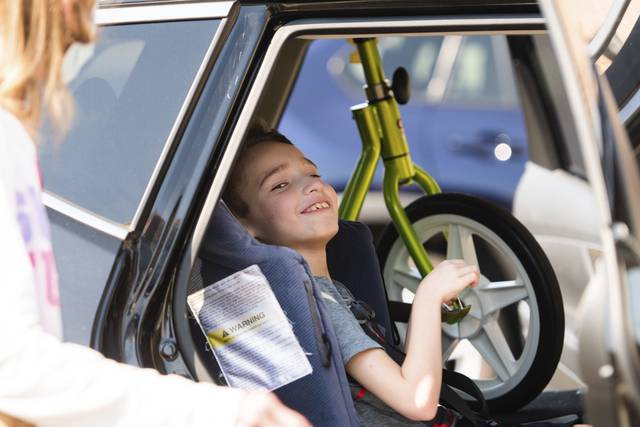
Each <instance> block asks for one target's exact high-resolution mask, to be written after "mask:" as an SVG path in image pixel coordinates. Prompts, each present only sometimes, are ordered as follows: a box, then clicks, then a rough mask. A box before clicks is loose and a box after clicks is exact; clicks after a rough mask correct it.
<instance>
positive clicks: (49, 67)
mask: <svg viewBox="0 0 640 427" xmlns="http://www.w3.org/2000/svg"><path fill="white" fill-rule="evenodd" d="M63 1H65V0H0V107H2V108H4V109H6V110H7V111H9V112H10V113H12V114H13V115H15V116H16V117H17V118H18V119H19V120H20V121H21V122H22V124H23V125H24V126H25V128H26V129H27V130H28V131H29V133H30V134H31V135H32V136H34V135H35V133H36V131H37V129H38V126H39V124H40V114H41V111H42V109H43V107H45V108H46V111H47V113H48V115H49V117H50V118H51V120H52V122H53V123H55V125H56V128H58V129H59V130H64V129H66V128H67V126H68V124H69V122H70V120H71V114H72V109H73V107H72V106H73V104H72V101H71V96H70V95H69V92H68V90H67V87H66V85H65V83H64V81H63V78H62V62H63V59H64V53H65V51H66V50H67V48H68V47H69V45H70V44H71V43H72V42H73V41H76V40H77V41H82V42H87V41H91V40H93V32H94V30H93V24H92V23H87V21H90V10H91V8H92V6H93V2H92V1H85V2H83V3H82V4H81V3H80V1H78V0H76V2H75V3H73V4H72V6H73V9H72V12H73V15H71V22H67V20H68V19H69V13H66V14H65V10H64V6H65V5H64V4H63ZM69 7H71V6H69ZM83 7H84V9H83ZM87 7H89V10H86V9H87ZM65 16H66V17H67V19H65Z"/></svg>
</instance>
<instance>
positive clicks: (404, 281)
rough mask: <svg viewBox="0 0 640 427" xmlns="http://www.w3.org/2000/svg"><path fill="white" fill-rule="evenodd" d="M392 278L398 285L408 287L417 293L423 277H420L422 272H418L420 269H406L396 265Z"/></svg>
mask: <svg viewBox="0 0 640 427" xmlns="http://www.w3.org/2000/svg"><path fill="white" fill-rule="evenodd" d="M392 280H393V283H395V284H396V286H399V287H401V288H404V289H408V290H410V291H411V292H413V293H414V294H415V293H416V291H417V290H418V285H419V284H420V281H421V280H422V278H421V277H420V273H418V270H416V269H411V270H405V269H402V268H398V267H396V268H395V269H394V270H393V276H392Z"/></svg>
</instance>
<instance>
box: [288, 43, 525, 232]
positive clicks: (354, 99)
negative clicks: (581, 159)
mask: <svg viewBox="0 0 640 427" xmlns="http://www.w3.org/2000/svg"><path fill="white" fill-rule="evenodd" d="M378 43H379V50H380V52H381V57H382V61H383V67H384V69H385V75H386V76H387V77H388V78H389V77H390V76H391V75H392V73H393V70H395V68H396V67H397V66H399V65H402V66H404V67H405V68H406V69H407V71H408V72H409V76H410V79H411V82H412V83H411V85H412V93H411V100H410V102H409V103H408V104H406V105H401V106H400V107H399V108H400V112H401V115H402V119H403V123H404V130H405V133H406V136H407V140H408V143H409V146H410V149H411V153H410V154H411V158H412V160H413V161H414V162H415V163H416V164H418V165H419V166H421V167H422V168H423V169H425V170H426V171H427V172H428V173H430V174H431V175H432V176H433V177H434V178H435V179H436V181H437V182H438V183H439V184H440V185H441V187H442V188H443V190H444V191H450V192H462V193H468V194H475V195H477V196H480V197H484V198H487V199H490V200H492V201H494V202H496V203H498V204H500V205H502V206H504V207H506V208H510V207H511V204H512V201H513V194H514V191H515V188H516V185H517V183H518V181H519V179H520V176H521V175H522V172H523V170H524V165H525V162H526V161H527V133H526V126H525V121H524V116H523V113H522V108H521V104H520V102H519V100H518V97H517V94H516V89H515V79H514V72H513V67H512V63H511V56H510V53H509V48H508V43H507V39H506V37H505V36H503V35H502V36H490V35H479V36H476V35H464V36H463V35H445V36H425V37H388V38H387V37H382V38H379V39H378ZM354 51H355V46H353V45H352V44H349V43H348V42H346V41H344V40H316V41H314V42H312V44H311V46H309V49H308V51H307V54H306V57H305V61H304V63H303V64H302V66H301V69H300V73H299V75H298V78H297V80H296V84H295V88H294V90H293V91H292V93H291V96H290V98H289V101H288V103H287V108H286V110H285V111H284V114H283V116H282V118H281V121H280V123H279V130H280V131H281V132H283V133H284V134H285V135H286V136H287V137H289V139H291V140H292V141H293V143H294V144H296V145H297V146H298V147H299V148H300V149H301V150H302V151H303V152H304V153H305V155H307V157H309V158H310V159H311V160H313V161H314V162H315V163H316V164H317V165H318V167H319V170H320V173H321V174H322V176H323V179H325V180H326V181H327V182H329V183H330V184H331V185H333V186H334V187H335V188H336V190H337V191H339V192H340V191H343V190H344V189H345V187H346V185H347V182H348V181H349V178H350V176H351V173H352V171H353V170H354V167H355V165H356V163H357V161H358V157H359V155H360V151H361V146H362V145H361V142H360V137H359V135H358V131H357V127H356V123H355V122H354V120H353V119H352V115H351V112H350V107H352V106H353V105H356V104H360V103H362V102H365V100H366V98H365V93H364V90H363V89H362V85H363V84H364V76H363V73H362V65H361V64H360V63H357V62H350V59H351V54H352V52H354ZM382 182H383V174H382V168H381V167H378V170H377V173H376V175H375V176H374V178H373V182H372V185H371V193H370V195H374V193H376V194H377V196H379V195H380V194H379V191H380V189H381V188H382ZM405 191H406V193H407V194H406V195H407V197H413V196H415V195H416V192H415V189H414V188H410V187H403V192H405ZM409 193H410V194H409ZM377 196H376V197H369V199H370V200H373V201H375V200H379V201H380V203H379V214H378V213H376V214H374V215H372V217H375V218H376V220H378V218H382V217H383V216H385V215H386V209H385V208H384V206H383V203H382V198H381V197H377ZM372 203H373V202H372ZM363 213H364V214H366V212H363Z"/></svg>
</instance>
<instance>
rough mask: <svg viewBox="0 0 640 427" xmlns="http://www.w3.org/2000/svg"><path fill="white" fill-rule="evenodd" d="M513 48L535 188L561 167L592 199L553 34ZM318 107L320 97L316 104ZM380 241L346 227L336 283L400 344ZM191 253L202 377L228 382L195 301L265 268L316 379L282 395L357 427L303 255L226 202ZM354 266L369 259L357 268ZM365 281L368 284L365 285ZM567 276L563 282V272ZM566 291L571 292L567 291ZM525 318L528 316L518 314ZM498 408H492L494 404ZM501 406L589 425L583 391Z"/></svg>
mask: <svg viewBox="0 0 640 427" xmlns="http://www.w3.org/2000/svg"><path fill="white" fill-rule="evenodd" d="M412 35H414V34H406V36H407V37H410V36H412ZM359 36H363V35H362V34H359ZM318 37H328V36H327V35H313V34H312V35H306V36H302V37H296V38H293V39H291V40H288V41H287V42H286V43H284V45H283V48H282V49H281V51H280V52H279V53H278V57H277V60H276V61H275V65H274V67H273V69H272V70H271V72H270V74H269V76H270V77H269V79H268V82H267V84H266V85H265V87H264V89H263V91H262V92H261V94H260V99H259V101H258V104H257V107H256V110H255V112H254V113H253V116H252V120H254V121H255V120H258V119H259V120H263V121H266V123H268V124H269V125H270V126H272V127H273V128H276V129H277V128H278V124H279V121H280V119H281V117H282V115H283V113H284V111H285V110H286V108H287V102H288V100H289V98H290V96H291V93H292V91H293V90H294V89H295V85H296V79H297V75H298V71H299V70H300V67H301V66H302V64H303V62H304V61H305V55H306V52H307V50H308V48H309V46H310V44H311V43H313V41H314V39H315V38H318ZM507 41H508V44H509V50H510V54H511V60H512V66H513V69H514V74H515V80H516V85H517V88H518V93H519V100H520V104H521V108H522V110H523V114H524V116H525V119H526V131H527V138H528V149H529V159H530V162H531V163H532V164H534V165H535V166H533V167H531V168H528V169H527V170H528V172H525V177H523V180H525V181H527V182H530V179H531V178H528V177H527V176H526V174H528V173H532V174H533V172H531V171H535V169H536V168H542V170H543V171H551V170H560V171H562V172H563V174H565V175H566V176H567V177H569V178H567V179H569V180H575V181H577V182H578V184H577V185H579V186H580V185H586V187H587V189H586V190H585V191H586V192H587V193H588V185H587V184H586V181H585V178H584V174H583V173H582V169H583V168H582V165H581V160H580V158H581V156H580V153H579V149H578V147H576V146H574V145H571V144H569V143H567V141H572V140H575V138H573V135H572V132H574V131H573V129H572V127H571V126H569V125H567V124H566V123H563V120H562V119H561V116H559V114H558V112H559V111H564V110H565V108H564V106H565V104H566V99H565V97H564V96H563V94H562V91H561V90H558V88H557V87H556V82H557V76H558V75H559V70H558V69H557V67H556V66H555V59H554V58H553V56H552V52H551V48H550V44H549V40H548V38H547V36H546V35H545V34H543V33H542V32H540V31H533V33H532V34H522V33H516V32H514V33H513V34H507ZM363 101H364V94H363ZM309 102H313V100H312V99H310V100H309ZM344 114H345V115H348V114H350V112H349V111H344ZM354 126H355V124H354ZM294 143H295V141H294ZM526 188H529V187H528V186H524V185H522V186H520V189H523V191H525V190H526ZM519 191H520V190H519ZM567 191H572V190H570V189H569V190H567ZM525 193H526V191H525ZM543 193H544V191H543ZM523 194H524V193H521V194H516V196H517V198H519V199H518V200H525V202H518V209H517V210H516V211H515V213H516V215H517V216H519V217H520V216H521V217H522V218H521V220H522V219H525V220H526V217H527V212H529V211H528V209H526V206H527V202H526V201H527V200H529V199H527V197H524V196H523ZM523 197H524V198H523ZM539 197H542V196H539ZM525 225H526V222H525ZM374 243H375V242H374V237H373V236H372V234H371V231H370V230H369V229H368V228H367V227H366V226H365V225H363V224H362V223H359V222H355V223H354V222H348V221H341V222H340V231H339V233H338V236H336V238H335V239H334V241H332V242H331V244H330V247H329V248H328V258H329V268H330V271H331V274H332V276H334V277H335V278H337V279H338V280H341V281H343V282H344V283H346V284H349V285H350V286H351V291H352V292H353V293H354V295H355V296H356V297H357V298H359V299H362V300H364V301H366V302H367V303H368V304H369V305H370V306H371V307H372V308H373V309H374V311H375V313H376V318H377V320H378V322H380V323H381V324H382V325H383V326H384V327H385V331H386V336H387V340H388V341H389V342H394V343H398V344H399V343H400V339H399V336H398V335H397V332H394V331H397V326H394V322H399V323H398V325H400V326H401V324H402V323H403V322H406V321H407V317H406V310H405V314H404V315H398V311H397V310H396V311H395V312H394V311H393V310H392V311H390V310H389V304H388V298H387V293H386V291H385V285H384V283H383V278H382V274H381V267H380V265H379V263H378V257H377V255H376V248H375V244H374ZM186 256H188V257H191V258H192V260H193V263H192V268H191V271H190V272H182V273H181V274H179V275H178V280H177V282H176V283H175V285H174V294H173V300H174V304H173V316H174V320H175V325H176V335H177V336H178V338H179V340H178V342H179V345H180V352H181V354H182V357H183V358H184V360H185V363H186V364H187V366H188V367H189V369H190V371H191V373H192V374H193V376H194V377H195V378H197V379H198V380H200V381H212V382H215V383H219V384H224V383H225V382H224V376H223V375H222V373H221V371H220V369H219V367H218V365H217V363H216V360H215V358H214V357H213V355H212V353H211V352H212V350H211V349H210V348H209V346H208V345H207V342H206V337H205V336H204V335H203V333H202V331H201V330H200V328H199V327H198V325H197V323H196V322H195V320H194V318H193V315H192V314H190V313H189V309H188V307H187V304H186V298H187V296H188V295H190V294H192V293H193V292H195V291H197V290H199V289H202V288H203V287H206V286H207V285H208V284H211V283H214V282H215V281H217V280H220V279H222V278H224V277H226V276H228V275H230V274H232V273H234V272H236V271H239V270H242V269H243V268H245V267H247V266H249V265H252V264H258V265H259V266H260V268H261V269H262V271H263V272H264V274H265V276H266V277H267V279H268V280H269V283H270V284H271V286H272V289H273V292H274V293H275V295H276V297H277V299H278V301H279V303H280V304H281V306H282V308H283V310H284V311H285V312H286V313H287V317H288V318H289V319H290V320H291V321H292V322H293V324H294V325H295V326H294V329H295V331H296V335H297V337H298V339H299V341H300V344H301V346H302V347H303V349H304V350H305V351H306V352H308V354H309V359H310V362H311V364H312V367H313V374H312V375H309V376H307V377H305V378H302V379H300V380H298V381H296V382H295V383H292V384H290V385H289V386H285V387H283V388H282V389H279V390H277V391H276V393H277V394H278V396H279V397H280V398H281V399H282V400H283V401H284V402H285V403H286V404H288V405H290V406H291V407H293V408H295V409H297V410H299V411H301V412H302V413H304V414H305V415H306V416H307V417H309V419H310V420H311V421H312V422H313V423H315V424H317V425H347V424H349V425H357V416H356V414H355V411H354V409H353V405H352V404H351V397H350V395H349V390H348V386H347V383H346V381H347V376H346V374H345V371H344V366H343V365H342V363H341V360H340V358H339V356H337V355H336V353H337V344H336V341H335V336H334V333H333V331H332V330H331V327H330V326H329V325H327V324H326V323H325V322H324V321H323V319H325V318H326V316H323V313H315V311H316V310H317V308H316V305H315V304H314V303H313V298H314V297H315V296H316V295H314V292H315V291H314V288H313V286H311V284H310V281H312V280H313V279H312V277H311V275H310V273H309V270H308V267H306V265H305V263H304V261H303V259H302V258H301V256H299V255H297V254H294V253H292V251H288V250H283V249H282V248H280V247H276V246H271V245H266V244H263V243H260V242H258V241H256V240H255V239H253V238H252V237H251V236H250V235H249V234H248V233H247V232H246V230H244V228H243V227H242V226H241V225H240V223H239V222H238V221H237V220H236V219H235V218H234V217H233V215H232V214H231V212H230V211H229V209H228V208H227V207H226V205H225V204H224V202H222V201H219V202H218V203H217V204H216V206H215V208H214V210H213V214H212V215H211V217H210V218H209V220H208V227H207V230H206V232H205V234H204V237H203V239H202V244H201V246H200V248H199V249H198V251H197V253H195V254H192V253H189V254H187V255H186ZM352 259H358V260H359V261H358V263H353V262H350V260H352ZM552 264H553V260H552ZM183 265H185V264H184V263H183ZM363 274H364V275H365V276H366V280H363V277H362V276H363ZM559 278H561V279H562V275H560V276H559ZM566 280H571V278H566ZM564 289H565V288H564V287H563V293H564ZM576 292H579V290H577V291H576ZM512 316H513V314H512ZM515 317H516V318H517V317H518V314H517V313H516V314H515ZM515 321H516V322H518V321H519V320H518V319H516V320H515ZM520 326H522V325H521V324H520ZM516 334H517V332H516ZM563 358H564V356H563ZM448 367H453V368H455V364H454V365H452V364H449V365H448ZM489 403H490V405H491V404H492V402H491V401H490V402H489ZM329 408H330V409H329ZM493 409H494V411H495V413H496V415H498V414H501V416H502V418H501V419H502V420H503V421H505V422H517V421H519V422H523V421H533V420H541V419H555V420H556V421H557V422H558V424H557V425H565V424H566V425H570V423H573V422H576V421H578V420H580V419H581V418H580V417H581V414H582V405H581V394H580V392H579V391H577V390H575V389H568V390H562V391H555V392H547V393H545V394H543V395H541V396H540V397H538V398H537V399H535V400H534V401H533V402H532V403H530V404H529V405H528V406H526V407H525V408H524V409H520V408H519V407H512V408H509V407H508V404H507V403H505V402H504V401H502V402H501V403H496V402H493ZM518 409H520V411H519V412H518ZM497 418H499V417H497ZM347 420H348V421H347ZM562 423H565V424H562ZM549 425H556V424H549Z"/></svg>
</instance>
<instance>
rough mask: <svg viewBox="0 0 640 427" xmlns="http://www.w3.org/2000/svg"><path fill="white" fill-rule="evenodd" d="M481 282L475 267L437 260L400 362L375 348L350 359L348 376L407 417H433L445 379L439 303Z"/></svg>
mask: <svg viewBox="0 0 640 427" xmlns="http://www.w3.org/2000/svg"><path fill="white" fill-rule="evenodd" d="M477 280H478V269H477V267H475V266H469V265H466V264H465V263H463V262H462V261H456V260H453V261H445V262H443V263H441V264H439V265H438V266H437V267H436V269H434V271H433V272H432V273H431V274H430V275H429V276H427V277H426V278H425V279H424V280H423V283H422V284H421V285H420V286H419V287H418V291H417V292H416V296H415V298H414V301H413V307H412V309H411V319H410V320H409V330H408V333H407V341H406V348H405V349H406V352H407V356H406V358H405V360H404V363H403V364H402V366H398V364H397V363H395V362H394V361H393V359H391V358H390V357H389V356H388V355H387V354H386V353H385V352H384V351H383V350H380V349H372V350H367V351H363V352H361V353H358V354H356V355H355V356H354V357H352V358H351V360H349V362H348V363H347V366H346V368H347V372H348V373H349V375H351V376H352V377H353V378H354V379H355V380H356V381H358V382H359V383H360V384H362V386H363V387H364V388H366V389H367V390H368V391H370V392H371V393H373V394H374V395H376V396H377V397H378V398H379V399H381V400H382V401H384V402H385V403H386V404H387V405H389V406H390V407H391V408H393V409H394V410H395V411H397V412H398V413H400V414H402V415H404V416H405V417H407V418H409V419H412V420H430V419H432V418H433V417H435V415H436V412H437V408H438V400H439V396H440V385H441V382H442V349H441V347H442V338H441V333H442V332H441V326H440V306H441V304H442V302H443V301H449V300H451V299H453V298H454V297H455V296H456V295H457V294H458V292H460V291H461V290H462V289H464V288H465V287H467V286H469V285H472V284H474V283H476V282H477Z"/></svg>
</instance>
